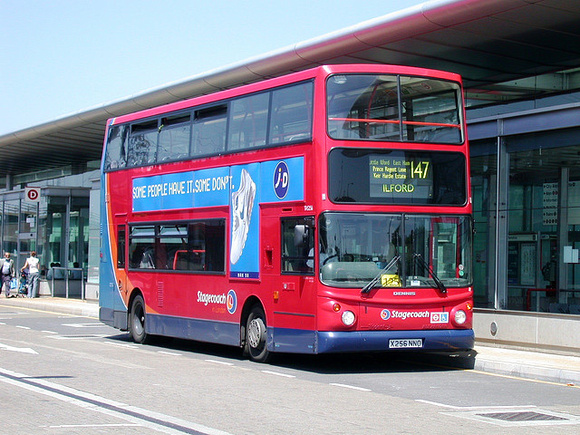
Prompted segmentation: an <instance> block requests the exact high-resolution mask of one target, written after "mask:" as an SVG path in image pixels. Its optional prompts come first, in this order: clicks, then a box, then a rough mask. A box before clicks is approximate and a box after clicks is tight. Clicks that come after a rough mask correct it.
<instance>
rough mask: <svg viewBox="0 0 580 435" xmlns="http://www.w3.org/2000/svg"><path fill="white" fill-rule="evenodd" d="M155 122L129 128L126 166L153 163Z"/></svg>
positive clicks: (155, 151)
mask: <svg viewBox="0 0 580 435" xmlns="http://www.w3.org/2000/svg"><path fill="white" fill-rule="evenodd" d="M157 133H158V126H157V120H155V121H147V122H143V123H141V124H134V125H132V126H131V136H130V137H129V150H128V152H127V166H129V167H131V166H142V165H150V164H153V163H155V159H156V154H157Z"/></svg>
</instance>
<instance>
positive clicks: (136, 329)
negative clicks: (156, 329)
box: [129, 295, 148, 343]
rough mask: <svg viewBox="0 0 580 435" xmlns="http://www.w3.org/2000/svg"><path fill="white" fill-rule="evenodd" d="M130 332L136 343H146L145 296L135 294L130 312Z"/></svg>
mask: <svg viewBox="0 0 580 435" xmlns="http://www.w3.org/2000/svg"><path fill="white" fill-rule="evenodd" d="M129 332H130V333H131V338H132V339H133V341H135V343H145V342H146V341H147V337H148V336H147V333H146V332H145V301H144V300H143V296H141V295H138V296H135V299H133V302H132V303H131V312H130V314H129Z"/></svg>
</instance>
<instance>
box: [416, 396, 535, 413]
mask: <svg viewBox="0 0 580 435" xmlns="http://www.w3.org/2000/svg"><path fill="white" fill-rule="evenodd" d="M415 402H421V403H426V404H427V405H434V406H439V407H441V408H449V409H456V410H458V411H480V410H485V409H529V408H535V407H536V406H535V405H502V406H454V405H447V404H445V403H440V402H432V401H431V400H423V399H416V400H415Z"/></svg>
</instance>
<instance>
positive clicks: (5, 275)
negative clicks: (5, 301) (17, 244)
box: [0, 252, 16, 298]
mask: <svg viewBox="0 0 580 435" xmlns="http://www.w3.org/2000/svg"><path fill="white" fill-rule="evenodd" d="M0 270H1V271H2V287H0V293H2V289H4V295H5V296H6V297H7V298H10V297H12V296H10V281H11V280H12V278H14V277H15V276H16V273H15V272H14V260H12V258H10V252H5V253H4V258H3V259H2V260H1V264H0Z"/></svg>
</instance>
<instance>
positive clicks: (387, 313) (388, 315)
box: [381, 310, 391, 320]
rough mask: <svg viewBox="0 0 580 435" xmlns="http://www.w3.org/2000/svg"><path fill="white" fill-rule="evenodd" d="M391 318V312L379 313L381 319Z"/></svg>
mask: <svg viewBox="0 0 580 435" xmlns="http://www.w3.org/2000/svg"><path fill="white" fill-rule="evenodd" d="M390 318H391V312H390V311H389V310H383V311H381V319H383V320H389V319H390Z"/></svg>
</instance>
